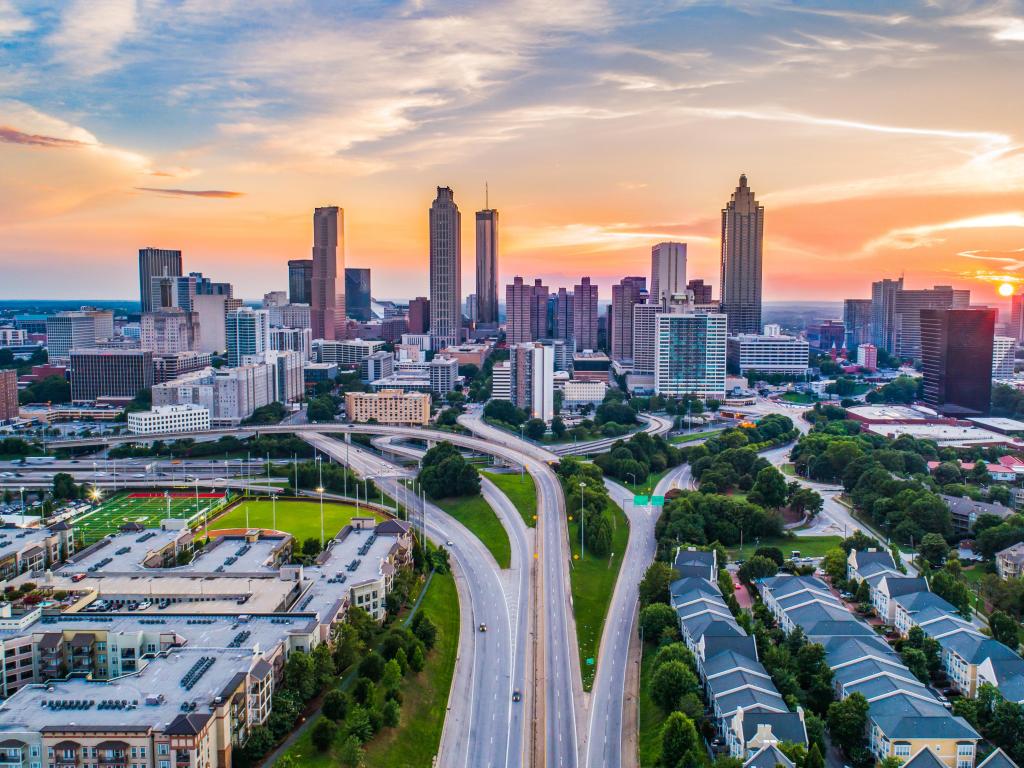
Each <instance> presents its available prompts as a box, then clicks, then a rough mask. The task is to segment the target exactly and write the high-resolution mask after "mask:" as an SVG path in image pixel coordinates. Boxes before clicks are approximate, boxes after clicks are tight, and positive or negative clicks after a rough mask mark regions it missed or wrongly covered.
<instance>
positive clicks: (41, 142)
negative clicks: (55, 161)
mask: <svg viewBox="0 0 1024 768" xmlns="http://www.w3.org/2000/svg"><path fill="white" fill-rule="evenodd" d="M0 142H3V143H5V144H23V145H25V146H29V147H47V148H50V149H66V148H68V147H84V146H89V145H88V144H86V143H84V142H82V141H77V140H75V139H61V138H58V137H56V136H42V135H40V134H38V133H25V132H24V131H19V130H17V129H16V128H11V127H10V126H9V125H0Z"/></svg>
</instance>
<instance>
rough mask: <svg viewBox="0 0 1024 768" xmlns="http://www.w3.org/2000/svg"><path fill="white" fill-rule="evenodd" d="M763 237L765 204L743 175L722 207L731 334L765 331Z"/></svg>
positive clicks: (726, 304) (724, 285) (724, 295)
mask: <svg viewBox="0 0 1024 768" xmlns="http://www.w3.org/2000/svg"><path fill="white" fill-rule="evenodd" d="M763 238H764V206H761V205H758V203H757V199H756V198H755V197H754V192H753V191H752V190H751V189H750V187H748V186H747V177H746V175H742V176H740V183H739V186H738V187H736V191H735V192H733V194H732V199H731V200H729V202H728V203H727V204H726V206H725V208H723V209H722V280H721V291H722V312H723V313H724V314H725V315H726V316H727V317H728V323H729V333H730V334H733V333H760V332H761V271H762V261H763Z"/></svg>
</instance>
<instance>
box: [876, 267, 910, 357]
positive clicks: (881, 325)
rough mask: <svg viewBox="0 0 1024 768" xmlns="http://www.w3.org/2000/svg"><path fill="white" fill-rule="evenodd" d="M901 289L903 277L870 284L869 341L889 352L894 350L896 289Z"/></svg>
mask: <svg viewBox="0 0 1024 768" xmlns="http://www.w3.org/2000/svg"><path fill="white" fill-rule="evenodd" d="M902 290H903V278H902V277H901V278H899V279H897V280H889V279H888V278H886V279H885V280H878V281H876V282H874V283H872V284H871V343H872V344H874V345H875V346H876V347H878V348H879V349H884V350H885V351H886V352H889V353H890V354H891V353H893V352H895V351H896V344H895V341H894V323H895V319H894V318H895V309H896V291H902Z"/></svg>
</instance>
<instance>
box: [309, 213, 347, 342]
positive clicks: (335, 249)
mask: <svg viewBox="0 0 1024 768" xmlns="http://www.w3.org/2000/svg"><path fill="white" fill-rule="evenodd" d="M344 276H345V212H344V211H343V210H342V209H341V208H338V207H337V206H333V205H332V206H327V207H323V208H317V209H316V210H314V211H313V267H312V273H311V276H310V280H311V286H310V287H311V291H312V296H311V301H310V306H311V312H310V323H311V327H312V328H313V336H314V337H315V338H318V339H344V338H345V277H344Z"/></svg>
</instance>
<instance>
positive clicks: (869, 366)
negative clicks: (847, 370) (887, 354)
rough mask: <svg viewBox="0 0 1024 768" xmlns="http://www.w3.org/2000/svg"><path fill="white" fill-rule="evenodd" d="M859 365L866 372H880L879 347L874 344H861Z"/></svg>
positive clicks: (859, 347) (858, 352)
mask: <svg viewBox="0 0 1024 768" xmlns="http://www.w3.org/2000/svg"><path fill="white" fill-rule="evenodd" d="M857 365H859V366H860V367H861V368H863V369H864V370H866V371H876V370H878V347H876V346H875V345H874V344H861V345H860V346H858V347H857Z"/></svg>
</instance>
